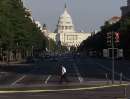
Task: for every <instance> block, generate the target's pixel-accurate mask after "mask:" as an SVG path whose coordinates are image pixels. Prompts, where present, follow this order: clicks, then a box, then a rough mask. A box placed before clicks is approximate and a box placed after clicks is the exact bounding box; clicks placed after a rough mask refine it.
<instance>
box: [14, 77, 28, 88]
mask: <svg viewBox="0 0 130 99" xmlns="http://www.w3.org/2000/svg"><path fill="white" fill-rule="evenodd" d="M25 77H26V75H23V76H22V77H20V78H19V79H17V80H16V81H14V82H13V83H12V84H11V86H14V85H15V84H17V83H18V82H20V81H21V80H23V79H24V78H25Z"/></svg>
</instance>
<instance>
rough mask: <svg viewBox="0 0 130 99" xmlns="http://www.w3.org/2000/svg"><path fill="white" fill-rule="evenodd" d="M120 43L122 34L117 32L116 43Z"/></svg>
mask: <svg viewBox="0 0 130 99" xmlns="http://www.w3.org/2000/svg"><path fill="white" fill-rule="evenodd" d="M119 42H120V33H119V32H115V43H119Z"/></svg>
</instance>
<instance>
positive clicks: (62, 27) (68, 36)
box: [42, 6, 91, 48]
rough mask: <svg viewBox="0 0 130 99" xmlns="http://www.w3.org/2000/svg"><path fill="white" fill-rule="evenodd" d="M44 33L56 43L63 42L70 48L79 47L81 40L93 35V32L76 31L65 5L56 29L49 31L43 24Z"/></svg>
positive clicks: (62, 43)
mask: <svg viewBox="0 0 130 99" xmlns="http://www.w3.org/2000/svg"><path fill="white" fill-rule="evenodd" d="M42 31H43V33H44V34H45V35H46V36H47V37H48V38H50V39H53V40H54V41H55V42H56V44H61V45H63V46H66V47H68V48H70V47H72V46H74V47H78V46H79V45H80V44H81V42H82V41H83V40H85V39H87V38H88V37H89V36H91V33H85V32H76V31H75V29H74V24H73V22H72V18H71V16H70V14H69V13H68V11H67V7H66V6H65V9H64V12H63V14H62V15H61V16H60V17H59V20H58V24H57V27H56V30H55V31H54V32H53V33H52V32H49V31H48V29H47V27H46V25H44V26H43V30H42Z"/></svg>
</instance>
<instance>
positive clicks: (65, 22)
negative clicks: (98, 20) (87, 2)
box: [57, 5, 75, 33]
mask: <svg viewBox="0 0 130 99" xmlns="http://www.w3.org/2000/svg"><path fill="white" fill-rule="evenodd" d="M57 31H58V33H63V32H64V33H65V32H70V33H71V32H75V31H74V25H73V22H72V18H71V16H70V14H69V13H68V11H67V8H66V5H65V9H64V13H63V14H62V15H61V16H60V17H59V20H58V25H57Z"/></svg>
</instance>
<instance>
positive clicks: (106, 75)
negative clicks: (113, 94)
mask: <svg viewBox="0 0 130 99" xmlns="http://www.w3.org/2000/svg"><path fill="white" fill-rule="evenodd" d="M105 77H106V82H107V84H109V80H108V74H107V73H106V74H105Z"/></svg>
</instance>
